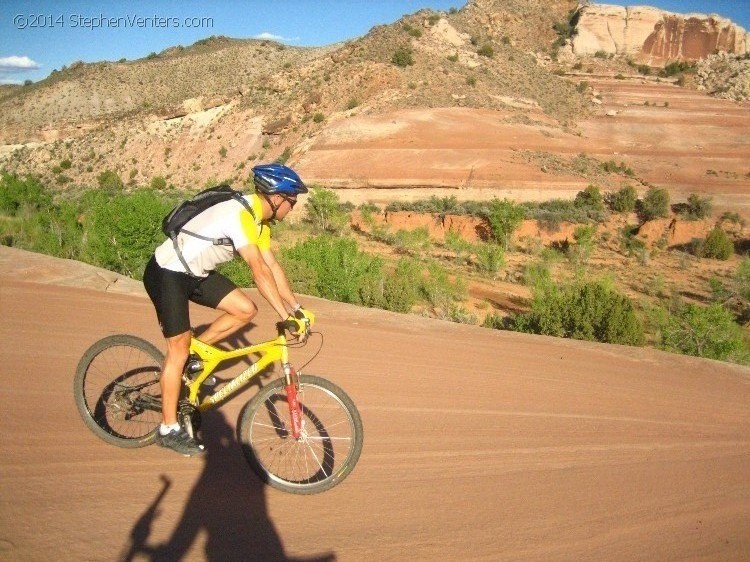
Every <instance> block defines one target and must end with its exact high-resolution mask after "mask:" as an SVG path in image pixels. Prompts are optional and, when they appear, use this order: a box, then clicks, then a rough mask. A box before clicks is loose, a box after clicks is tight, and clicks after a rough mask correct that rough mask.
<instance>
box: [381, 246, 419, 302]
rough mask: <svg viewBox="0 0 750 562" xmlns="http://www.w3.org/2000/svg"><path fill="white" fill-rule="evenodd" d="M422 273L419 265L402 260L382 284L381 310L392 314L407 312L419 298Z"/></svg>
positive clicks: (411, 261) (409, 260)
mask: <svg viewBox="0 0 750 562" xmlns="http://www.w3.org/2000/svg"><path fill="white" fill-rule="evenodd" d="M421 282H422V271H421V267H420V266H419V264H418V263H417V262H416V261H414V260H412V259H408V258H402V259H400V260H399V261H398V263H397V264H396V270H395V271H394V272H393V273H392V274H390V275H388V276H387V277H386V278H385V280H384V283H383V308H385V309H386V310H391V311H393V312H409V311H411V309H412V307H413V306H414V305H415V304H416V302H417V300H418V298H419V287H420V285H421Z"/></svg>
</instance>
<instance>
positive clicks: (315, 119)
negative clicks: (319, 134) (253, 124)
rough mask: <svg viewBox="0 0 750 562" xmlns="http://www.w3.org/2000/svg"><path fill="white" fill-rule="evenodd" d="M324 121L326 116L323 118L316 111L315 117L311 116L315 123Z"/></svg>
mask: <svg viewBox="0 0 750 562" xmlns="http://www.w3.org/2000/svg"><path fill="white" fill-rule="evenodd" d="M325 120H326V116H325V115H323V114H322V113H321V112H319V111H318V112H316V113H315V115H313V121H314V122H315V123H322V122H323V121H325ZM264 148H266V147H265V146H264Z"/></svg>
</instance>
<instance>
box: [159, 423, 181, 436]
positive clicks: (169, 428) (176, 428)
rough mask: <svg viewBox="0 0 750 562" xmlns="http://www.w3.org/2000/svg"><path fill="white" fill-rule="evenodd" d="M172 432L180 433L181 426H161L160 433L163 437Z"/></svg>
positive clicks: (175, 424)
mask: <svg viewBox="0 0 750 562" xmlns="http://www.w3.org/2000/svg"><path fill="white" fill-rule="evenodd" d="M172 430H174V431H179V430H180V424H179V423H173V424H172V425H164V424H161V425H160V426H159V433H160V434H161V435H166V434H167V433H169V432H170V431H172Z"/></svg>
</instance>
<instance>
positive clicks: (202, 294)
mask: <svg viewBox="0 0 750 562" xmlns="http://www.w3.org/2000/svg"><path fill="white" fill-rule="evenodd" d="M143 285H144V287H145V288H146V292H147V293H148V296H149V297H150V298H151V302H153V303H154V308H156V316H157V318H158V319H159V325H160V326H161V331H162V333H163V334H164V337H165V338H171V337H172V336H177V335H179V334H182V333H184V332H187V331H188V330H190V310H189V304H188V301H193V302H195V303H198V304H201V305H203V306H210V307H211V308H216V307H217V306H219V303H220V302H221V300H222V299H223V298H224V297H226V296H227V295H228V294H229V293H231V292H232V291H234V290H235V289H236V288H237V285H235V284H234V283H232V282H231V281H230V280H229V279H227V278H226V277H224V276H223V275H222V274H221V273H216V272H215V271H212V272H211V273H209V274H208V277H191V276H190V275H188V274H187V273H180V272H178V271H171V270H169V269H164V268H163V267H161V266H159V264H158V263H157V262H156V258H155V257H154V256H151V259H150V260H149V262H148V265H146V271H145V272H144V273H143Z"/></svg>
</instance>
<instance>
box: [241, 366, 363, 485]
mask: <svg viewBox="0 0 750 562" xmlns="http://www.w3.org/2000/svg"><path fill="white" fill-rule="evenodd" d="M298 398H299V402H300V404H301V406H302V417H303V436H302V437H301V438H300V439H295V438H294V437H293V436H292V435H291V434H290V433H289V431H287V429H286V427H287V425H288V424H287V422H285V421H284V420H288V419H289V409H288V406H287V402H286V392H285V390H284V379H277V380H276V381H274V382H272V383H271V384H268V385H266V386H264V387H263V388H261V389H260V391H259V392H258V394H256V395H255V396H254V397H253V398H252V399H251V400H250V401H249V402H248V403H247V404H246V405H245V407H244V409H243V411H242V413H241V414H240V421H239V423H238V425H237V432H238V440H239V442H240V444H241V445H242V452H243V453H244V455H245V458H246V459H247V461H248V463H249V464H250V466H251V467H252V469H253V470H254V471H255V472H256V474H258V476H259V477H260V478H261V480H263V481H264V482H265V483H266V484H268V485H269V486H272V487H274V488H276V489H279V490H283V491H284V492H289V493H292V494H316V493H319V492H323V491H325V490H329V489H330V488H333V487H334V486H336V485H337V484H340V483H341V482H342V481H343V480H344V479H345V478H346V477H347V476H348V475H349V474H350V473H351V471H352V470H353V469H354V466H355V465H356V464H357V461H358V460H359V456H360V454H361V453H362V443H363V438H364V434H363V428H362V418H361V417H360V415H359V412H358V411H357V408H356V406H355V405H354V402H352V400H351V398H349V396H347V394H346V393H345V392H344V391H343V390H342V389H341V388H339V387H338V386H336V385H335V384H333V383H332V382H330V381H328V380H326V379H324V378H321V377H316V376H312V375H302V376H300V377H299V395H298ZM342 455H343V457H342Z"/></svg>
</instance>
